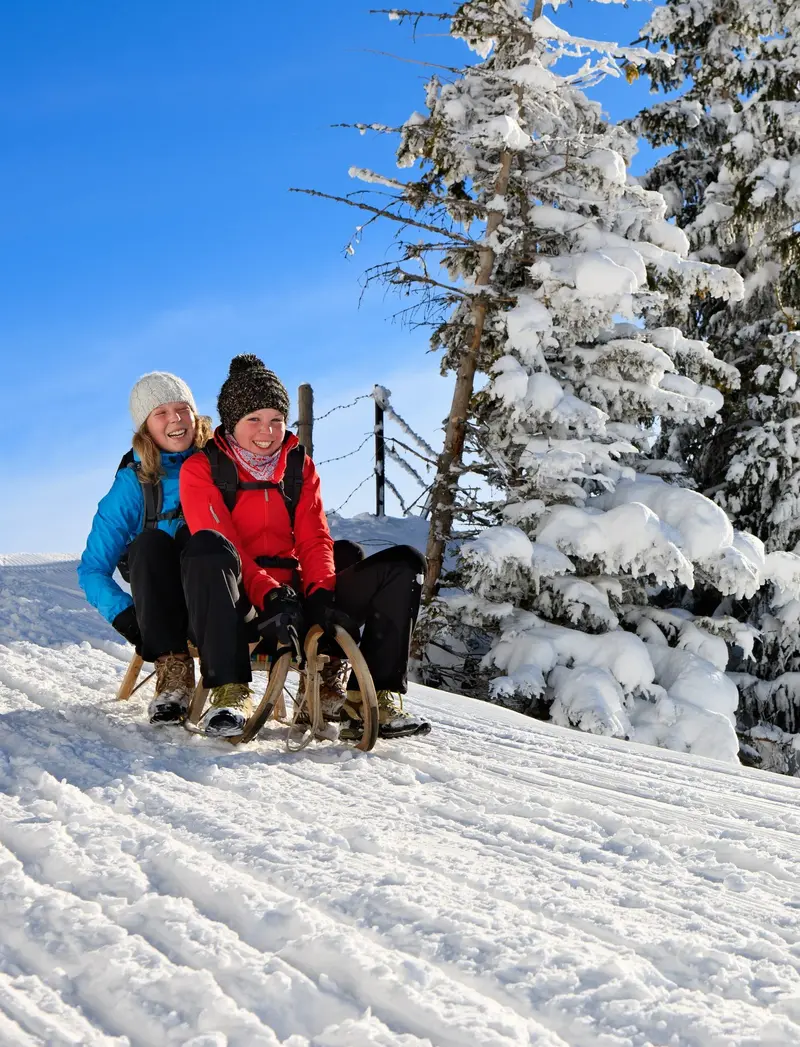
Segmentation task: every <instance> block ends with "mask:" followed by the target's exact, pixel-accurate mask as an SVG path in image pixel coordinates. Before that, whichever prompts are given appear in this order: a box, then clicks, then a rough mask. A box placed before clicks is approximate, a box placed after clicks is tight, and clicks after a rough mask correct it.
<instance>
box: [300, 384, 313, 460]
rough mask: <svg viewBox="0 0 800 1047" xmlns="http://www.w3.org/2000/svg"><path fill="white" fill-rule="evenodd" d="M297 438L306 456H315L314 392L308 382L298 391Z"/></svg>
mask: <svg viewBox="0 0 800 1047" xmlns="http://www.w3.org/2000/svg"><path fill="white" fill-rule="evenodd" d="M297 436H298V439H299V440H300V443H301V444H302V445H303V447H305V449H306V454H307V455H308V456H309V457H312V456H313V454H314V390H313V389H312V388H311V386H310V385H309V384H308V383H307V382H306V383H304V384H303V385H301V386H300V388H299V389H298V390H297Z"/></svg>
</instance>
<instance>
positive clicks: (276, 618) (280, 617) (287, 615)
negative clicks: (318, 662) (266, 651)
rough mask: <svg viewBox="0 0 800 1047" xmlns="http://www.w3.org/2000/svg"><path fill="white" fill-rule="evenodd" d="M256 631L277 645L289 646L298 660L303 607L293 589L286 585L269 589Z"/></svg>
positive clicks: (301, 649) (300, 647)
mask: <svg viewBox="0 0 800 1047" xmlns="http://www.w3.org/2000/svg"><path fill="white" fill-rule="evenodd" d="M258 631H259V632H260V633H261V635H262V636H263V637H264V638H265V639H268V640H276V641H277V643H278V646H279V647H290V648H291V649H292V651H293V652H294V656H295V658H296V659H297V660H298V661H299V660H300V659H301V658H302V655H303V648H302V646H301V643H300V637H301V636H302V635H303V608H302V607H301V605H300V600H299V599H298V598H297V593H296V592H295V591H294V589H290V588H289V586H288V585H279V586H277V588H275V589H270V591H269V592H268V593H267V595H266V598H265V600H264V610H263V611H262V612H261V614H260V615H259V616H258Z"/></svg>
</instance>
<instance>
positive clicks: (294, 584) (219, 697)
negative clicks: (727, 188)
mask: <svg viewBox="0 0 800 1047" xmlns="http://www.w3.org/2000/svg"><path fill="white" fill-rule="evenodd" d="M217 409H218V412H219V416H220V421H221V423H222V424H221V425H220V426H219V428H218V429H217V430H216V432H215V434H214V440H213V445H214V446H213V447H211V448H210V450H209V451H207V452H206V453H204V454H196V455H194V456H192V458H190V459H188V460H187V461H186V463H185V464H184V466H183V468H182V469H181V477H180V495H181V505H182V507H183V512H184V516H185V518H186V522H187V524H188V526H189V529H190V531H191V532H192V537H191V539H190V540H189V542H188V544H187V546H186V549H185V551H184V554H183V558H182V573H183V584H184V591H185V594H186V601H187V607H188V611H189V631H190V633H191V635H192V637H193V638H194V640H195V642H196V643H197V646H198V648H199V650H200V666H201V670H202V674H203V680H204V682H205V683H206V685H207V686H209V687H211V688H212V693H211V706H210V708H209V710H208V712H207V713H206V715H205V716H204V718H203V722H202V726H203V727H204V728H205V730H206V733H208V734H213V735H218V736H226V735H234V734H238V733H240V731H241V729H242V727H243V726H244V723H245V722H246V720H247V718H248V717H249V716H250V714H251V712H252V700H251V698H250V688H249V686H248V685H249V683H250V680H251V679H252V676H251V671H250V655H249V648H248V644H249V643H251V642H253V641H254V640H257V639H258V638H259V636H261V637H263V638H265V639H267V640H269V641H271V642H277V640H278V637H279V636H281V637H285V636H286V635H287V633H288V634H291V635H292V636H296V637H297V640H298V642H300V643H302V640H303V637H304V635H305V631H306V629H307V628H308V627H309V626H311V625H313V624H318V625H321V626H322V627H323V628H324V629H325V630H326V632H328V633H329V634H330V633H331V632H332V630H333V626H334V625H341V626H343V627H344V628H346V629H347V630H348V631H349V632H351V633H352V634H353V635H354V636H356V637H358V636H359V634H361V639H360V646H361V651H362V653H363V655H364V658H365V659H366V662H367V665H368V666H369V668H370V672H371V673H372V677H373V680H374V681H375V687H376V689H377V691H378V702H379V706H380V728H379V733H380V735H381V736H382V737H384V738H387V737H389V738H390V737H398V736H401V735H407V734H425V733H427V732H428V731H429V730H430V724H429V723H427V722H426V721H425V720H422V719H421V718H419V717H415V716H412V715H411V714H410V713H408V712H404V711H403V710H402V703H397V704H396V702H395V695H398V694H404V693H405V691H406V689H407V685H406V672H407V663H408V651H409V644H410V641H411V633H412V631H413V629H414V624H415V622H416V618H417V612H418V610H419V599H420V583H421V578H422V574H423V573H424V560H423V558H422V556H420V554H419V553H418V552H417V551H416V550H415V549H412V548H411V547H410V546H394V547H392V548H389V549H385V550H383V551H382V552H379V553H375V554H374V555H373V556H370V557H366V558H365V557H364V553H363V551H362V550H361V548H360V546H357V545H355V543H352V542H334V541H333V539H332V538H331V535H330V532H329V530H328V523H327V520H326V517H325V511H324V509H323V507H322V498H321V495H320V481H319V475H318V473H317V470H316V467H315V466H314V463H313V462H312V461H311V459H310V458H309V457H307V456H305V455H302V483H301V485H300V490H299V497H298V498H297V500H296V505H294V506H292V505H291V504H289V503H287V499H286V498H285V497H284V491H283V481H284V479H285V477H286V475H287V461H288V460H289V456H290V454H291V453H292V452H293V450H294V448H296V447H298V440H297V437H296V436H295V435H294V434H293V433H289V432H287V431H286V420H287V416H288V413H289V395H288V393H287V392H286V389H285V387H284V386H283V384H282V383H281V382H280V380H279V379H278V377H277V376H276V375H275V374H274V373H273V372H272V371H270V370H268V369H267V368H266V367H265V366H264V364H263V362H262V361H261V360H259V359H258V357H257V356H252V355H245V356H237V357H235V358H234V359H233V360H232V361H231V366H230V373H229V375H228V378H227V379H226V381H225V383H224V384H223V386H222V389H221V391H220V394H219V399H218V401H217ZM296 454H297V453H295V455H296ZM215 456H216V457H218V458H219V457H220V456H224V458H225V459H228V460H229V461H230V462H232V463H233V465H234V466H235V476H236V482H235V489H236V491H235V502H233V505H232V509H230V510H229V509H228V506H227V504H226V498H225V496H224V494H223V490H222V489H221V488H220V486H218V483H217V482H215V479H216V480H217V481H218V482H219V479H220V474H221V470H220V468H219V466H218V465H217V466H215V472H212V461H214V458H215ZM221 460H222V459H221ZM296 463H297V458H296V456H295V457H294V459H293V464H294V465H295V466H296ZM223 464H225V465H226V466H228V470H229V471H230V472H233V470H231V469H230V466H229V463H228V462H227V461H224V460H223ZM292 508H293V509H294V513H293V515H294V519H293V520H292ZM362 630H363V631H362ZM331 649H332V651H333V652H335V653H338V654H339V655H340V654H341V652H340V651H339V648H338V647H336V646H335V645H332V648H331ZM347 669H348V667H347V663H346V662H344V660H343V659H340V658H336V657H334V658H332V659H331V662H330V663H329V665H328V667H327V669H326V672H325V674H324V678H323V687H322V698H323V714H324V715H325V718H326V719H327V720H332V721H341V722H342V727H341V730H340V734H341V735H342V736H343V737H359V736H360V734H361V727H362V725H361V720H360V707H361V696H360V694H359V693H358V691H357V690H355V688H357V687H358V684H357V682H356V680H355V678H354V677H351V680H350V684H349V690H348V691H347V692H346V691H345V687H344V679H345V677H346V674H347Z"/></svg>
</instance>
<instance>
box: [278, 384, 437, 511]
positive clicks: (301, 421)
mask: <svg viewBox="0 0 800 1047" xmlns="http://www.w3.org/2000/svg"><path fill="white" fill-rule="evenodd" d="M364 400H372V401H373V403H374V407H375V414H374V421H373V426H372V428H371V429H370V430H368V431H367V432H366V433H364V434H363V436H364V439H363V440H362V441H361V442H360V443H359V444H358V446H357V447H354V448H353V449H352V450H350V451H347V452H345V453H344V454H339V455H334V456H333V457H331V458H324V459H322V460H321V461H318V462H316V464H317V466H318V467H320V466H323V465H328V464H330V463H332V462H341V461H343V460H344V459H346V458H352V457H354V456H355V455H357V454H358V452H359V451H361V450H362V448H363V447H364V446H365V445H366V444H367V443H369V442H370V440H372V441H373V442H374V462H373V467H372V469H371V470H370V471H369V472H368V473H367V475H366V476H365V477H364V478H363V479H362V480H360V481H359V483H358V484H356V486H355V487H354V488H353V490H352V491H351V492H350V493H349V494H348V496H347V497H346V498H345V500H344V501H343V502H342V503H341V504H340V505H338V506H337V507H336V508H335V509H333V510H332V511H333V512H334V513H338V512H340V511H341V510H342V509H344V507H345V506H346V505H347V504H348V502H349V501H350V500H351V499H352V498H353V497H354V496H355V495H356V494H357V493H358V492H359V491H360V490H361V489H362V487H364V486H365V485H366V484H367V483H369V481H370V480H373V481H374V483H375V515H376V516H385V515H386V490H387V488H388V490H389V491H391V493H392V494H393V495H394V497H395V498H396V499H397V501H398V503H399V505H400V508H401V510H402V512H403V515H404V516H411V515H413V511H414V510H415V509H418V512H417V513H416V515H418V516H420V517H422V518H426V517H427V516H428V513H429V511H430V507H429V504H428V503H429V496H430V492H431V488H432V487H433V476H434V473H435V469H436V458H437V454H436V451H434V449H433V448H432V447H431V445H430V444H429V443H428V442H427V440H425V439H424V438H423V437H422V436H420V435H419V433H417V432H415V431H414V429H412V427H411V426H410V425H409V424H408V422H407V421H406V420H405V419H404V418H403V417H402V415H400V414H399V413H398V412H397V410H395V408H394V406H393V405H392V402H391V390H389V389H387V388H386V387H385V386H383V385H375V386H374V387H373V389H372V392H370V393H363V394H362V395H360V396H356V397H355V399H353V400H351V401H350V402H349V403H344V404H337V405H336V406H335V407H332V408H331V409H330V410H328V411H326V412H325V413H324V414H321V415H320V416H319V417H317V418H315V417H314V393H313V390H312V388H311V386H310V385H301V386H300V389H299V391H298V407H299V410H298V420H297V422H296V423H295V426H296V428H297V433H298V436H299V438H300V442H301V443H302V444H303V445H304V446H305V448H306V450H307V451H308V452H309V454H312V455H313V447H314V439H315V437H316V426H317V425H318V424H319V423H320V422H322V421H324V420H325V419H326V418H328V417H329V416H330V415H332V414H333V413H334V412H336V411H346V410H349V409H350V408H352V407H355V406H356V405H357V404H359V403H361V402H362V401H364ZM387 421H389V422H391V423H393V424H394V425H395V426H397V428H398V429H400V431H401V432H402V434H403V436H404V437H405V438H406V439H405V440H401V439H400V438H399V437H397V436H394V435H391V434H387V432H386V423H387ZM398 448H402V450H403V451H404V452H406V455H409V454H410V455H413V456H414V459H415V460H416V461H415V463H414V465H412V464H411V462H410V461H408V459H407V457H406V456H404V455H403V454H401V453H400V451H399V450H398ZM387 462H391V463H393V464H394V465H396V466H397V467H398V468H399V469H400V470H402V471H403V472H404V473H405V474H406V475H407V476H409V477H411V479H413V481H414V484H415V485H416V487H418V488H419V494H418V495H417V497H416V498H415V499H414V500H413V501H407V500H406V498H404V497H403V495H402V494H401V493H400V491H399V490H398V487H397V485H396V484H395V483H394V482H393V481H392V479H391V478H390V477H389V476H388V475H387V470H386V466H387ZM418 463H422V464H418Z"/></svg>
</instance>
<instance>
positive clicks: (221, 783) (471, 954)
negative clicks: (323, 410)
mask: <svg viewBox="0 0 800 1047" xmlns="http://www.w3.org/2000/svg"><path fill="white" fill-rule="evenodd" d="M128 654H129V649H127V648H125V647H124V646H121V645H120V644H118V643H117V642H116V640H115V634H114V633H113V631H112V630H111V629H110V628H109V627H108V626H106V625H105V624H104V623H103V622H102V621H101V620H100V619H99V617H98V616H97V615H96V614H95V613H94V612H93V611H91V610H90V609H88V608H87V607H86V605H85V604H84V602H83V600H82V598H81V595H80V593H79V591H78V588H77V583H76V579H75V563H74V561H70V560H68V559H64V558H61V559H59V558H57V557H55V558H39V559H38V561H37V559H36V558H34V557H29V558H27V560H21V559H20V558H19V557H16V558H10V557H8V558H5V559H4V560H2V561H0V1044H2V1045H4V1047H5V1045H7V1047H33V1045H47V1047H67V1045H70V1047H75V1045H81V1047H83V1045H91V1047H100V1045H102V1047H111V1045H114V1047H122V1045H135V1047H162V1045H165V1047H166V1045H177V1044H182V1045H185V1047H275V1045H278V1044H282V1045H284V1047H365V1045H380V1047H388V1045H401V1047H422V1045H433V1047H512V1045H514V1047H516V1045H526V1044H537V1045H540V1047H648V1045H668V1047H730V1045H742V1047H756V1045H759V1047H789V1045H796V1044H798V1043H800V977H799V976H798V969H799V968H800V875H799V874H800V869H798V854H799V853H800V848H798V833H800V804H799V803H798V801H800V781H798V780H797V779H793V778H788V777H779V776H774V775H768V774H765V773H763V772H756V771H748V770H746V769H738V768H736V767H733V766H729V765H722V764H716V763H714V762H712V761H709V760H703V759H700V758H693V757H688V756H683V755H679V754H676V753H672V752H668V751H665V750H659V749H655V748H649V747H643V746H637V745H633V744H631V743H625V742H618V741H615V740H613V739H606V738H596V737H592V736H589V735H585V734H579V733H577V732H572V731H568V730H564V729H561V728H558V727H555V726H552V725H549V724H542V723H538V722H535V721H533V720H530V719H526V718H523V717H521V716H518V715H516V714H514V713H512V712H509V711H506V710H503V709H500V708H497V707H493V706H488V705H484V704H480V703H478V702H474V701H471V700H469V699H466V698H461V697H457V696H455V695H449V694H445V693H442V692H436V691H432V690H429V689H426V688H423V687H414V688H412V692H411V694H410V696H409V699H408V701H409V703H410V704H413V705H414V706H415V707H416V708H419V709H421V710H423V711H424V712H425V713H426V714H427V715H429V716H430V718H431V719H432V721H433V723H434V730H433V732H432V733H431V734H430V735H429V736H428V737H427V738H422V739H414V740H406V741H403V742H400V741H398V742H394V743H379V744H378V746H377V747H376V749H375V750H374V752H372V753H370V754H355V753H354V752H353V751H352V750H351V749H348V748H346V747H345V746H343V745H339V744H332V743H319V744H318V745H317V746H316V747H315V748H312V749H310V750H307V751H306V752H304V753H301V754H296V755H288V754H287V753H286V752H285V751H284V746H283V740H284V729H283V728H281V727H274V728H272V729H270V730H268V731H267V732H265V736H264V737H263V738H262V739H261V740H259V741H257V742H256V743H254V744H252V745H251V746H249V747H248V748H243V749H232V748H231V747H230V746H227V745H226V744H224V743H220V742H212V741H209V740H206V739H203V738H200V737H196V736H192V735H189V734H187V733H186V732H184V731H181V730H180V729H174V730H167V729H161V730H155V729H152V728H150V727H149V726H148V725H147V724H146V722H145V719H144V707H145V701H146V699H145V697H144V696H143V695H141V694H140V695H137V696H136V697H135V698H134V699H133V700H132V701H131V702H130V703H127V704H117V703H115V701H114V691H115V688H116V686H117V684H118V682H119V680H120V677H121V675H122V673H123V672H124V669H125V664H126V659H127V657H128Z"/></svg>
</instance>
